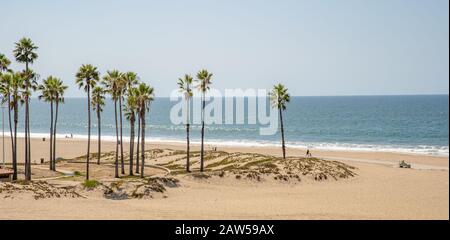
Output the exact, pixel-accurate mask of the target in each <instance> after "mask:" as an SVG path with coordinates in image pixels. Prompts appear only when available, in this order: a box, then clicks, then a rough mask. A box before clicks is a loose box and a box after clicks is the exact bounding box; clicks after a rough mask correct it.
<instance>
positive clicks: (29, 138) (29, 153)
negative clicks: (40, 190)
mask: <svg viewBox="0 0 450 240" xmlns="http://www.w3.org/2000/svg"><path fill="white" fill-rule="evenodd" d="M27 105H28V110H27V116H28V117H27V132H28V164H27V172H28V175H27V180H28V181H31V130H30V99H29V97H28V101H27Z"/></svg>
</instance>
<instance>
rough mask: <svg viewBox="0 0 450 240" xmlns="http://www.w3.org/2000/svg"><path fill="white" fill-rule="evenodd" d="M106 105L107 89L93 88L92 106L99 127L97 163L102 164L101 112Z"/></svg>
mask: <svg viewBox="0 0 450 240" xmlns="http://www.w3.org/2000/svg"><path fill="white" fill-rule="evenodd" d="M103 106H105V90H104V89H103V88H102V87H100V86H97V87H95V88H94V89H93V90H92V108H93V110H94V111H95V112H96V113H97V127H98V143H97V144H98V154H97V164H98V165H100V155H101V153H102V151H101V148H102V137H101V135H102V134H101V121H100V120H101V112H102V111H103Z"/></svg>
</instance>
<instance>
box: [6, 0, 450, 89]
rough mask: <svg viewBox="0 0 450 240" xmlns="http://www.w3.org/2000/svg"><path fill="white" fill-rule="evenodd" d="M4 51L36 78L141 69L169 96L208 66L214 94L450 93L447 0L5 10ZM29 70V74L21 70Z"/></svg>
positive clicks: (172, 1)
mask: <svg viewBox="0 0 450 240" xmlns="http://www.w3.org/2000/svg"><path fill="white" fill-rule="evenodd" d="M0 6H1V8H0V12H1V13H0V52H1V53H5V54H6V55H7V56H8V57H10V58H12V50H13V47H14V42H16V41H17V40H19V39H20V38H21V37H23V36H27V37H30V38H32V40H33V41H34V42H35V43H36V44H37V45H38V46H39V50H38V53H39V59H38V60H37V62H36V63H35V64H34V65H33V68H34V69H35V70H36V71H37V72H38V73H40V74H41V76H42V77H47V76H48V75H50V74H52V75H55V76H58V77H60V78H62V79H63V80H64V81H65V82H66V83H67V84H68V85H69V86H70V89H69V90H68V93H67V95H68V96H84V94H83V93H82V92H81V91H80V90H78V89H77V88H76V87H75V85H74V83H73V82H74V74H75V72H76V71H77V69H78V68H79V66H80V65H81V64H82V63H92V64H94V65H96V66H98V68H99V69H100V70H101V72H102V73H104V72H105V71H106V70H108V69H113V68H117V69H119V70H122V71H127V70H131V71H136V72H137V73H138V74H139V75H140V77H141V79H142V80H143V81H145V82H147V83H150V84H152V85H153V86H154V87H155V88H156V93H157V96H168V95H169V93H170V92H171V90H172V89H174V88H175V87H176V79H177V78H178V77H179V76H182V75H183V74H184V73H193V74H194V73H195V72H196V71H197V70H199V69H201V68H207V69H208V70H210V71H212V72H213V73H214V75H215V76H214V80H213V82H214V86H215V87H216V88H219V89H223V88H235V87H241V88H250V87H253V88H270V87H271V86H272V85H273V84H274V83H277V82H281V83H284V84H285V85H286V86H287V87H288V88H289V90H290V92H291V93H292V94H293V95H369V94H433V93H448V91H449V83H448V80H449V67H448V65H449V1H448V0H429V1H426V0H365V1H363V0H309V1H300V0H292V1H288V0H283V1H275V0H274V1H259V0H252V1H250V0H248V1H246V0H240V1H233V0H223V1H208V0H204V1H194V0H191V1H182V0H179V1H176V0H169V1H162V0H161V1H137V0H134V1H133V0H127V1H106V0H105V1H88V0H82V1H61V0H60V1H56V0H54V1H22V0H2V3H1V4H0ZM13 67H14V68H16V69H18V68H19V67H20V68H21V67H22V66H20V65H18V64H16V63H14V64H13Z"/></svg>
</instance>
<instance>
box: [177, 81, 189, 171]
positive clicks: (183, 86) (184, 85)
mask: <svg viewBox="0 0 450 240" xmlns="http://www.w3.org/2000/svg"><path fill="white" fill-rule="evenodd" d="M191 86H192V77H191V76H190V75H188V74H185V75H184V78H178V87H179V89H180V92H182V93H183V94H184V98H185V100H186V171H187V172H190V170H189V150H190V148H189V123H190V120H189V116H190V114H191V112H190V109H189V106H190V99H191V98H192V95H193V94H192V88H191Z"/></svg>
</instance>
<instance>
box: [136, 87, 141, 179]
mask: <svg viewBox="0 0 450 240" xmlns="http://www.w3.org/2000/svg"><path fill="white" fill-rule="evenodd" d="M136 94H137V93H136ZM140 112H141V108H140V106H139V104H138V105H137V107H136V114H137V115H138V118H137V119H138V131H137V132H138V134H137V144H136V173H139V169H140V168H139V148H140V145H139V143H140V142H141V139H140V137H141V118H140V117H139V113H140Z"/></svg>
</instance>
